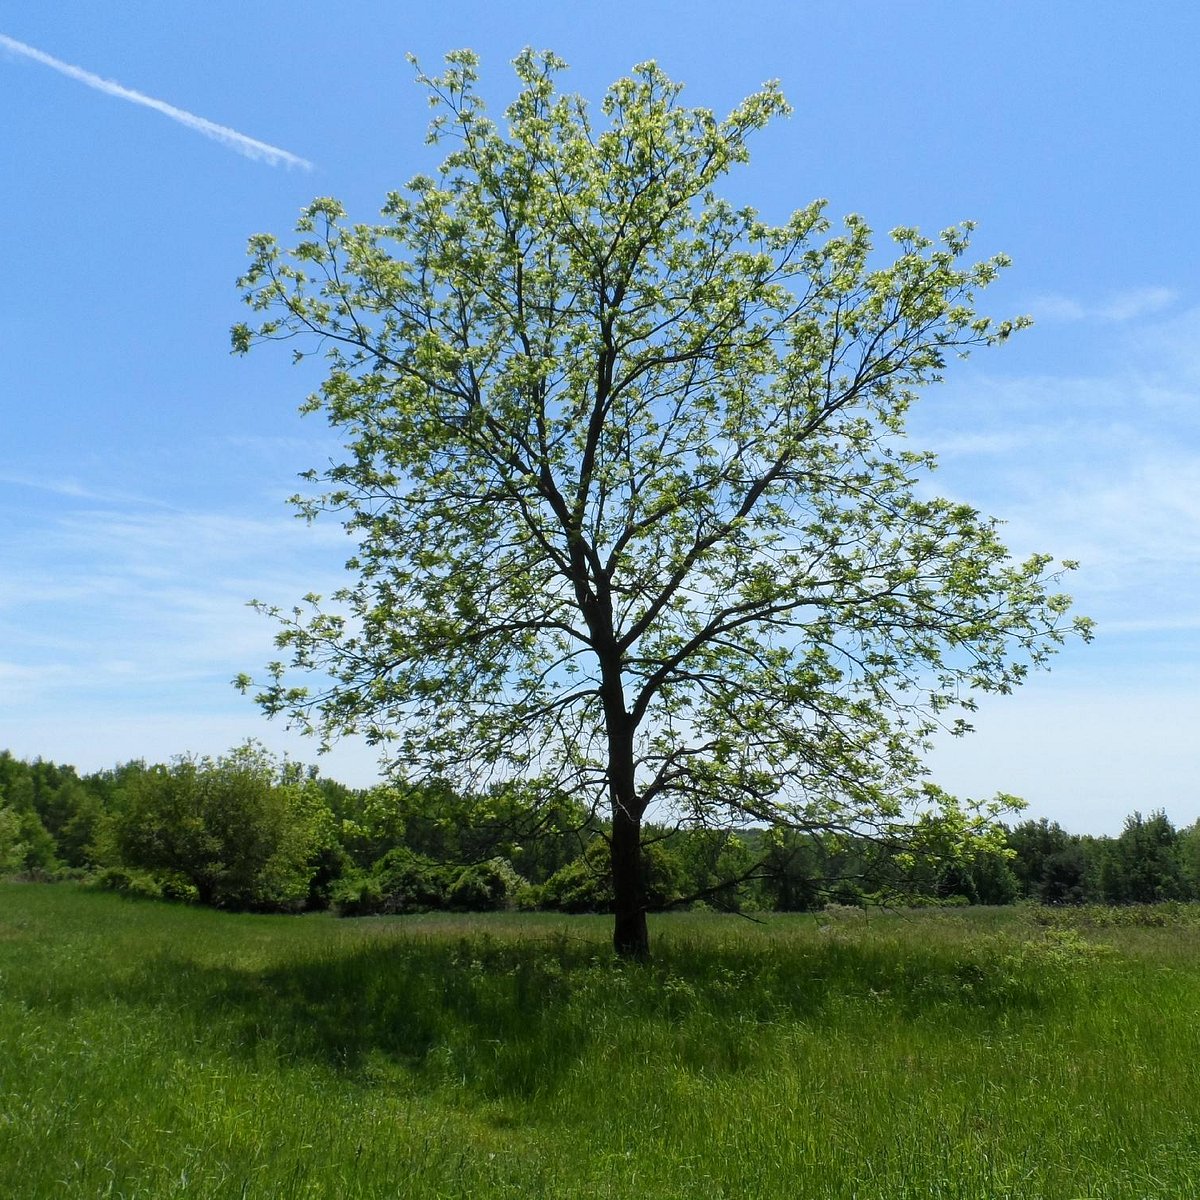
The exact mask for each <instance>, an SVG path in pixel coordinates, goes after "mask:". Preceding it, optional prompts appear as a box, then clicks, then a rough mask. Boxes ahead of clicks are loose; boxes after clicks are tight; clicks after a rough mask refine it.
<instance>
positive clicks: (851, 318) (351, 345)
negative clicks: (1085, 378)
mask: <svg viewBox="0 0 1200 1200" xmlns="http://www.w3.org/2000/svg"><path fill="white" fill-rule="evenodd" d="M447 64H448V65H447V69H446V71H445V73H444V74H442V75H440V76H438V77H436V78H429V77H426V76H424V75H421V76H420V80H421V82H422V83H423V84H425V85H426V86H427V87H428V89H429V93H430V98H431V100H432V102H433V103H434V104H435V106H440V108H441V114H440V115H439V116H438V117H437V119H436V120H435V122H434V126H433V129H432V134H431V137H432V139H433V140H435V141H436V140H439V139H441V138H448V139H453V149H452V150H451V152H450V154H449V155H448V156H447V157H446V159H445V161H444V163H443V164H442V166H441V168H440V169H439V170H438V172H437V174H436V175H435V176H432V177H431V176H418V177H417V178H415V179H414V180H413V181H412V182H411V184H410V185H409V187H408V189H407V190H406V191H404V192H395V193H392V194H391V195H389V197H388V200H387V204H386V206H385V208H384V210H383V215H384V222H383V223H382V224H380V225H376V226H370V225H350V224H347V223H345V221H344V219H343V216H344V214H343V209H342V207H341V206H340V205H339V204H338V203H337V202H336V201H334V200H330V199H321V200H317V201H315V202H314V203H313V204H312V205H311V206H310V207H309V208H308V209H307V210H306V211H305V213H304V215H303V217H302V220H301V221H300V224H299V226H298V229H299V232H300V235H301V240H300V241H299V243H298V244H297V246H296V247H295V249H294V250H293V251H291V252H290V254H285V253H284V252H282V251H281V249H280V247H279V245H278V243H277V242H276V240H275V239H274V238H273V237H270V236H265V235H264V236H258V237H255V238H254V239H252V241H251V245H250V252H251V256H252V260H253V261H252V264H251V266H250V268H249V270H248V272H247V273H246V275H245V277H244V278H243V280H242V281H241V283H242V286H243V287H244V290H245V298H246V300H247V302H248V303H249V304H250V306H251V307H252V308H253V309H255V310H257V311H258V312H260V313H262V314H264V316H263V317H262V319H261V321H260V322H259V323H258V324H257V326H256V327H251V326H250V325H239V326H238V327H236V328H235V329H234V331H233V343H234V347H235V349H237V350H239V351H245V350H247V349H249V348H250V347H251V346H252V345H253V344H254V343H255V342H257V341H260V340H268V341H274V340H278V339H283V338H291V337H294V336H301V337H307V338H308V339H309V341H310V342H311V345H312V346H313V347H315V348H319V349H322V350H324V352H325V353H326V354H327V356H328V361H329V374H328V378H327V379H326V381H325V383H324V384H323V385H322V387H321V390H320V393H319V395H317V396H314V397H312V398H311V399H310V401H309V403H308V404H307V405H306V408H307V409H308V410H309V411H318V410H323V411H324V413H325V415H326V416H327V418H328V420H329V422H330V423H331V424H332V425H333V426H334V427H335V428H337V429H339V430H341V431H342V432H343V433H344V435H345V437H346V439H347V456H346V458H345V460H344V461H342V462H339V463H337V464H335V465H333V466H331V467H330V468H329V469H328V470H326V471H323V472H319V473H318V472H313V473H310V475H309V476H308V478H309V480H310V481H311V482H312V483H314V484H316V485H317V490H316V494H313V495H311V496H307V497H297V499H296V503H297V504H298V506H299V508H300V510H301V511H302V512H303V513H305V514H306V515H308V516H309V517H315V516H317V515H318V514H319V513H322V512H332V513H335V514H337V515H338V516H339V518H340V519H341V520H343V521H344V523H345V525H346V528H347V529H348V530H349V531H350V532H351V533H353V534H354V535H355V536H356V537H357V539H358V550H357V553H356V554H355V555H354V557H353V558H352V559H351V560H350V562H349V564H348V567H349V569H350V572H351V575H352V579H353V582H352V583H350V584H349V585H348V586H347V587H346V588H345V589H344V590H342V591H341V592H339V593H337V594H336V596H335V597H334V598H333V601H332V605H331V606H328V605H327V606H324V607H323V606H322V603H321V599H320V597H315V596H310V597H308V598H307V604H308V605H309V606H310V607H308V608H305V607H298V608H295V609H290V610H279V609H276V608H271V607H267V608H266V611H267V612H269V613H270V614H272V615H273V616H274V617H275V618H276V619H277V620H278V621H279V622H280V623H281V626H282V629H281V631H280V633H279V636H278V642H279V645H280V647H281V648H282V650H283V651H284V652H285V655H284V657H285V658H286V659H287V661H286V662H284V661H281V662H279V663H277V664H275V665H274V666H273V667H272V668H271V669H270V677H269V679H268V681H267V682H266V683H265V685H264V686H263V687H262V688H261V690H260V691H259V692H258V699H259V702H260V703H261V705H262V706H263V708H264V709H265V710H266V711H267V712H268V713H272V714H274V713H282V714H287V715H288V716H289V717H290V718H291V719H293V720H294V721H295V722H298V724H299V726H300V727H301V728H303V729H306V730H308V731H311V732H319V733H321V734H322V735H323V736H325V737H326V738H329V737H335V736H337V735H339V734H341V733H344V732H347V731H360V732H363V733H365V734H366V736H367V738H368V739H369V740H371V741H373V742H378V743H383V744H387V745H391V746H392V747H393V749H392V761H393V763H394V764H396V765H397V766H398V767H402V768H403V769H405V770H417V769H422V768H423V769H425V770H427V771H428V772H429V773H431V774H435V775H439V776H441V777H444V778H447V779H449V780H450V781H451V782H452V783H453V784H454V786H455V787H456V788H457V789H458V790H459V791H462V792H466V791H471V790H479V783H480V780H481V779H483V780H487V779H488V778H491V777H495V776H499V777H500V778H513V777H524V778H525V779H526V780H527V783H528V784H529V785H530V786H531V787H532V786H534V784H535V783H536V782H538V781H540V783H541V784H542V786H543V788H544V791H545V794H546V795H548V796H556V795H558V794H561V792H563V791H566V792H568V793H570V794H573V795H576V796H579V797H582V798H585V799H586V801H587V803H588V804H589V805H590V806H593V807H594V808H596V810H597V811H600V810H603V811H604V813H605V816H606V819H607V821H608V822H609V823H610V824H611V839H610V842H609V847H610V855H611V876H612V881H613V891H614V910H615V918H616V919H615V929H614V945H615V947H616V949H617V951H618V952H619V953H620V954H623V955H633V956H641V955H645V954H646V953H647V949H648V941H647V932H646V920H645V912H646V908H647V904H648V896H647V879H646V876H645V874H644V868H645V864H646V861H647V860H646V858H645V856H644V855H643V854H642V849H641V842H642V824H643V820H644V819H645V817H646V815H647V813H648V812H650V813H651V814H661V815H662V816H663V817H668V816H669V817H670V818H673V819H680V820H683V821H687V820H689V819H696V820H698V821H700V822H701V823H705V824H708V825H710V826H711V825H717V826H719V825H724V824H736V823H740V822H744V821H745V820H746V819H747V818H750V819H752V820H757V821H761V822H766V823H770V824H781V825H787V826H791V827H794V828H796V829H799V830H826V831H828V830H833V831H843V832H847V833H855V834H857V835H859V836H871V837H874V838H876V839H880V840H884V841H893V840H897V839H903V838H904V837H905V836H906V832H907V830H908V829H909V827H910V822H911V819H912V817H913V815H914V812H919V811H921V810H925V809H929V810H932V811H934V812H937V811H940V810H945V812H946V815H947V818H948V828H953V829H955V830H956V831H957V833H958V834H959V835H960V836H961V838H962V839H965V840H966V841H969V840H970V839H972V838H973V837H974V836H975V835H976V834H977V833H978V832H979V831H980V830H981V829H982V828H983V827H984V826H985V825H986V822H987V817H988V814H987V813H983V814H981V815H980V816H979V819H978V821H963V820H961V819H960V818H961V815H962V814H961V813H960V812H959V811H958V809H957V808H956V806H955V804H954V802H953V800H952V799H951V798H950V797H947V796H945V795H944V794H941V793H936V794H934V793H926V791H925V790H924V788H923V777H924V767H923V752H924V750H925V748H926V745H927V739H928V737H929V736H930V735H931V733H932V732H933V731H934V730H935V729H937V728H938V727H940V726H943V725H944V726H947V727H949V728H952V729H954V730H956V731H962V730H963V729H965V728H966V726H965V723H964V722H963V721H962V718H961V717H956V716H955V715H954V712H955V710H956V709H957V710H962V709H968V710H969V709H970V708H972V707H973V701H972V699H971V696H972V693H975V692H979V691H993V692H1007V691H1009V690H1011V689H1012V688H1013V687H1015V686H1016V685H1018V684H1019V683H1020V682H1021V681H1022V680H1023V679H1024V677H1025V675H1026V672H1027V670H1028V668H1029V666H1030V665H1039V664H1041V663H1043V662H1044V661H1045V660H1046V658H1047V657H1048V656H1049V655H1050V654H1051V653H1052V652H1053V651H1054V649H1055V648H1056V646H1057V645H1058V644H1059V643H1060V642H1061V641H1062V640H1063V638H1064V636H1065V634H1066V633H1067V632H1069V631H1070V629H1071V628H1072V624H1073V623H1072V622H1071V621H1070V619H1069V618H1068V617H1067V611H1068V600H1067V598H1066V597H1064V596H1061V595H1058V594H1056V592H1055V590H1054V588H1055V582H1056V579H1057V576H1056V574H1055V573H1054V571H1053V570H1052V569H1051V560H1050V559H1049V557H1047V556H1044V555H1036V556H1034V557H1033V558H1031V559H1029V560H1028V561H1026V562H1023V563H1016V562H1014V561H1013V560H1012V559H1011V558H1010V556H1009V554H1008V552H1007V550H1006V548H1005V547H1004V545H1003V544H1002V543H1001V541H1000V539H999V537H998V533H997V524H996V522H994V521H992V520H990V519H987V518H985V517H982V516H981V515H980V514H979V513H978V512H976V511H975V510H974V509H973V508H971V507H970V506H968V505H966V504H964V503H961V502H958V501H951V500H940V499H935V498H931V496H930V495H929V493H928V490H927V488H926V487H925V484H924V478H925V476H926V474H927V472H928V470H929V469H930V468H931V467H932V466H933V459H932V456H931V455H929V454H927V453H922V452H913V451H910V450H907V449H905V448H904V446H903V443H902V440H901V439H902V433H903V428H904V419H905V412H906V410H907V408H908V406H909V404H910V403H911V402H912V401H913V399H914V395H915V390H916V389H918V388H920V387H922V386H924V385H925V384H928V383H930V382H932V381H935V380H937V379H938V378H940V375H941V371H942V369H943V366H944V364H945V362H946V359H947V358H948V357H950V356H954V355H962V354H965V353H966V352H967V351H968V350H970V349H971V348H972V347H977V346H985V345H992V344H994V343H997V342H1000V341H1002V340H1004V339H1005V338H1006V337H1007V336H1008V334H1009V333H1010V332H1011V331H1012V329H1013V328H1014V327H1015V325H1016V324H1020V322H1016V323H1014V322H1009V321H1003V322H1000V323H999V324H995V323H993V322H992V321H991V320H989V319H988V318H987V317H983V316H980V315H978V313H977V312H976V310H975V293H976V292H977V290H978V289H980V288H982V287H984V286H986V285H987V284H989V283H991V282H992V280H993V279H994V278H995V277H996V275H997V273H998V271H999V270H1000V269H1001V267H1002V266H1003V265H1004V260H1003V259H1002V258H994V259H991V260H988V261H984V262H980V263H976V264H974V265H969V264H966V263H965V262H964V258H965V256H966V255H967V253H968V241H969V234H970V226H969V225H964V226H961V227H957V228H952V229H949V230H947V231H945V232H944V233H943V234H942V235H941V238H940V240H938V241H932V240H929V239H926V238H924V237H922V236H920V235H919V234H918V233H917V232H916V231H915V230H912V229H900V230H896V231H894V232H893V234H892V240H893V242H894V245H895V248H896V249H895V254H896V257H895V258H894V259H893V260H892V261H891V262H890V263H888V262H885V261H881V260H879V259H878V258H877V257H876V254H875V252H874V251H873V249H872V243H871V233H870V231H869V229H868V228H867V227H866V225H865V224H864V222H863V221H862V220H861V219H860V218H858V217H850V218H848V219H847V221H846V223H845V228H844V229H843V231H842V232H841V233H840V234H838V235H836V236H828V235H829V224H828V222H827V221H826V219H825V217H824V216H823V214H822V206H821V204H819V203H817V204H813V205H810V206H809V207H807V208H804V209H801V210H800V211H798V212H796V213H795V214H794V215H792V216H791V217H790V218H789V219H788V220H787V221H785V223H784V224H783V225H781V226H771V225H768V224H767V223H765V222H764V221H762V220H761V219H760V218H759V217H758V216H757V215H756V214H755V212H754V211H752V210H751V209H749V208H738V207H734V206H733V205H731V204H730V203H728V202H727V201H725V200H722V199H720V198H718V196H717V195H716V193H715V190H714V189H715V186H716V184H717V182H718V180H720V179H721V177H722V176H724V175H725V174H727V173H728V172H729V171H730V169H731V168H733V167H734V166H736V165H737V164H740V163H743V162H745V161H746V159H747V157H748V155H747V142H748V139H749V137H750V135H751V134H753V133H754V132H755V131H756V130H759V129H761V128H762V127H763V126H765V125H766V124H767V123H768V122H769V121H770V120H771V119H772V118H774V117H777V116H779V115H781V114H783V113H785V112H787V111H788V107H787V105H786V103H785V101H784V100H783V97H782V96H781V94H780V92H779V90H778V88H777V87H776V86H775V85H774V84H769V85H767V86H765V87H764V88H763V89H762V90H761V91H759V92H757V93H755V94H754V95H752V96H750V97H749V98H748V99H747V100H746V101H744V102H743V103H742V104H740V105H738V106H737V107H736V108H735V109H734V110H733V111H732V112H731V113H730V115H729V116H728V117H726V118H725V119H723V120H718V119H717V118H715V117H714V116H713V114H712V113H711V112H710V111H708V110H706V109H702V108H688V107H685V106H683V105H681V103H680V90H681V89H680V85H679V84H676V83H674V82H672V81H671V80H670V79H669V78H667V76H666V75H665V74H664V73H663V72H662V71H661V70H660V69H659V68H658V67H657V66H656V65H655V64H653V63H646V64H643V65H641V66H639V67H637V68H635V69H634V72H633V74H632V76H630V77H629V78H625V79H622V80H619V81H618V82H617V83H615V84H614V85H613V86H612V87H611V88H610V89H609V91H608V93H607V95H606V96H605V98H604V101H603V104H602V106H601V110H602V120H601V121H600V122H599V123H596V121H595V119H594V117H593V115H592V114H591V113H590V112H589V110H588V107H587V105H586V103H585V102H584V101H583V100H582V99H581V98H579V97H576V96H571V95H563V94H560V93H559V92H558V91H557V90H556V85H555V76H556V75H557V74H558V73H559V71H560V70H561V69H562V67H563V64H562V63H561V62H560V61H559V60H558V59H557V58H556V57H555V56H554V55H552V54H549V53H547V54H543V55H537V54H534V53H532V52H529V51H527V52H525V53H523V54H522V55H521V56H520V57H519V58H518V59H517V60H516V70H517V75H518V77H519V80H520V83H521V90H520V93H519V95H518V97H517V99H516V100H515V101H514V103H513V104H512V105H511V106H510V107H509V109H508V110H507V114H506V116H507V124H506V126H504V127H501V126H499V125H497V124H495V123H494V122H493V121H492V120H490V119H489V118H488V117H487V115H486V114H485V112H484V106H483V102H482V100H481V98H480V96H479V94H478V92H477V90H476V65H477V64H476V58H475V56H474V55H473V54H471V53H469V52H466V51H462V52H456V53H454V54H451V55H449V56H448V59H447ZM306 348H307V347H305V346H302V347H301V349H300V351H299V352H298V353H299V354H300V355H301V356H303V353H304V351H305V349H306ZM1064 565H1070V564H1064ZM1074 627H1075V628H1076V629H1077V630H1078V631H1079V632H1081V633H1083V634H1084V635H1085V636H1086V634H1087V624H1086V622H1083V621H1079V620H1077V621H1076V622H1074ZM293 669H295V670H298V671H300V672H302V673H304V674H306V675H308V676H310V677H311V676H312V675H316V676H318V677H320V678H321V680H322V682H321V683H320V684H319V685H318V686H316V687H315V688H314V689H313V690H309V688H308V687H306V686H304V685H303V684H299V683H297V682H295V681H294V680H293V679H292V677H291V671H292V670H293ZM239 682H240V683H241V685H242V686H243V687H249V686H252V681H251V680H250V679H249V678H248V677H242V678H241V679H240V680H239Z"/></svg>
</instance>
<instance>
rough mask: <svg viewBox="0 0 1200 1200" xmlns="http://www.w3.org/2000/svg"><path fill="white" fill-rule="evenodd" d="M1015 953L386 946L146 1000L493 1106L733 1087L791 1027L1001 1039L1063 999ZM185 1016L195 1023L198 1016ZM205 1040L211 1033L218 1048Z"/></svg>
mask: <svg viewBox="0 0 1200 1200" xmlns="http://www.w3.org/2000/svg"><path fill="white" fill-rule="evenodd" d="M1053 983H1054V979H1053V978H1052V973H1051V972H1048V971H1047V969H1046V963H1045V962H1041V961H1031V962H1025V961H1023V960H1022V959H1021V957H1020V952H1019V946H1018V945H1017V944H1015V943H1007V942H1005V943H1001V942H985V943H982V944H981V945H978V946H960V947H954V948H951V949H946V948H944V947H943V948H923V947H914V946H913V945H911V944H910V945H908V946H905V947H899V946H894V945H893V946H882V947H880V946H875V945H868V944H865V943H862V944H859V943H853V942H837V941H834V942H829V943H826V944H821V943H817V942H814V943H809V944H803V945H792V946H789V947H782V948H781V947H771V946H765V945H762V944H759V945H757V946H742V947H738V946H728V945H711V944H709V945H705V944H703V943H702V942H699V943H696V944H688V943H684V942H679V943H673V944H670V945H665V946H664V947H663V948H662V950H661V951H660V954H659V957H658V958H657V959H656V960H655V961H654V962H653V963H651V964H648V965H631V964H623V963H618V962H616V961H614V960H613V959H612V957H611V956H610V955H609V954H608V953H607V952H603V951H601V950H600V949H599V948H598V947H597V945H596V944H595V943H590V942H581V941H575V940H573V939H568V938H566V937H558V938H550V939H537V940H534V939H526V940H520V939H495V938H491V937H489V936H487V935H483V936H474V937H472V936H465V937H460V938H457V939H434V938H412V937H405V936H403V935H401V936H395V937H393V936H378V937H370V938H368V939H364V940H363V941H362V942H358V943H356V944H352V945H348V946H347V945H344V944H343V945H340V946H336V947H327V948H325V949H324V950H323V951H322V952H318V953H316V954H314V955H312V956H311V957H308V958H305V959H303V960H298V961H293V962H290V963H288V964H286V965H283V966H273V967H267V968H263V969H239V968H233V967H227V966H220V967H214V966H205V965H201V964H198V963H196V962H195V961H194V960H189V959H188V958H187V957H186V956H185V955H184V954H181V953H178V952H172V953H171V954H169V955H164V956H162V957H161V958H159V959H158V960H157V961H152V962H148V963H147V964H146V966H145V967H144V968H143V970H142V977H141V978H139V979H138V980H137V981H136V984H135V990H136V994H137V995H138V996H139V997H140V999H141V1002H143V1003H146V1004H149V1005H169V1006H170V1008H171V1009H172V1011H173V1012H176V1013H178V1014H179V1015H180V1016H181V1017H184V1016H185V1014H190V1019H192V1020H194V1021H195V1022H196V1023H197V1027H198V1035H208V1034H212V1033H216V1034H217V1035H218V1036H219V1037H220V1038H221V1040H222V1041H223V1042H225V1043H226V1044H232V1045H233V1047H235V1052H240V1053H244V1054H247V1055H257V1054H261V1053H262V1052H264V1051H266V1052H268V1053H270V1054H271V1055H273V1056H276V1057H277V1058H279V1059H282V1060H284V1061H307V1062H314V1063H317V1064H321V1065H323V1066H326V1067H328V1068H330V1069H333V1070H336V1071H338V1072H339V1073H345V1074H348V1075H351V1076H355V1075H357V1076H360V1077H362V1078H364V1079H370V1078H373V1077H376V1076H377V1072H378V1070H379V1068H380V1065H381V1064H383V1065H385V1066H387V1067H388V1068H389V1069H391V1070H392V1071H393V1072H395V1071H399V1072H400V1073H402V1074H403V1076H404V1077H405V1078H406V1079H407V1080H409V1081H411V1082H412V1083H413V1084H414V1085H416V1086H418V1087H428V1088H434V1087H438V1086H444V1085H450V1086H454V1087H456V1088H466V1089H467V1090H469V1091H470V1092H471V1093H473V1094H475V1095H478V1096H480V1097H482V1098H490V1099H501V1098H521V1099H531V1098H534V1097H536V1096H539V1095H541V1096H546V1095H549V1094H553V1092H554V1091H555V1090H556V1089H557V1088H558V1087H559V1086H561V1085H562V1084H563V1083H564V1081H565V1079H566V1078H567V1077H568V1076H570V1075H571V1074H572V1072H578V1071H585V1072H588V1073H589V1075H590V1073H591V1072H592V1071H593V1070H594V1069H596V1064H597V1063H598V1062H600V1061H602V1060H605V1059H607V1060H612V1059H613V1058H614V1057H616V1058H619V1059H621V1060H624V1061H634V1062H636V1061H643V1062H644V1061H648V1060H650V1059H653V1058H655V1057H656V1056H657V1057H663V1056H666V1058H667V1059H668V1060H669V1061H672V1062H675V1063H678V1064H679V1065H680V1066H682V1067H683V1068H685V1069H688V1068H692V1069H697V1070H701V1069H702V1070H704V1071H706V1072H710V1073H712V1072H718V1073H719V1072H734V1071H739V1070H746V1069H753V1068H754V1066H755V1065H756V1064H763V1063H765V1062H769V1061H770V1056H771V1054H772V1053H773V1047H776V1046H777V1045H778V1041H777V1039H778V1037H779V1033H780V1030H781V1029H782V1028H785V1027H788V1026H791V1027H794V1026H795V1025H796V1024H797V1023H801V1024H804V1025H807V1026H811V1027H814V1030H815V1031H819V1029H820V1027H821V1026H823V1025H829V1024H832V1023H835V1022H836V1023H839V1024H845V1023H848V1022H849V1023H857V1024H858V1025H861V1024H862V1023H863V1022H864V1021H869V1020H871V1019H873V1017H874V1016H876V1015H878V1014H879V1013H881V1012H887V1014H888V1015H889V1019H893V1020H894V1019H901V1020H911V1021H928V1020H937V1021H943V1020H948V1021H953V1022H955V1023H957V1024H958V1025H962V1024H964V1023H967V1024H980V1023H982V1024H988V1023H990V1022H991V1021H993V1020H995V1019H996V1018H997V1017H998V1016H999V1015H1000V1014H1001V1013H1002V1012H1003V1013H1004V1014H1005V1015H1006V1016H1011V1015H1012V1014H1013V1013H1014V1012H1020V1011H1029V1010H1034V1009H1038V1008H1041V1007H1043V1006H1044V1005H1045V1004H1047V1003H1049V1002H1051V1001H1053V1000H1054V999H1055V997H1056V996H1057V995H1058V994H1059V993H1058V992H1056V991H1055V989H1054V987H1053V986H1052V985H1053ZM185 1019H186V1018H185ZM205 1031H207V1033H205Z"/></svg>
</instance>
